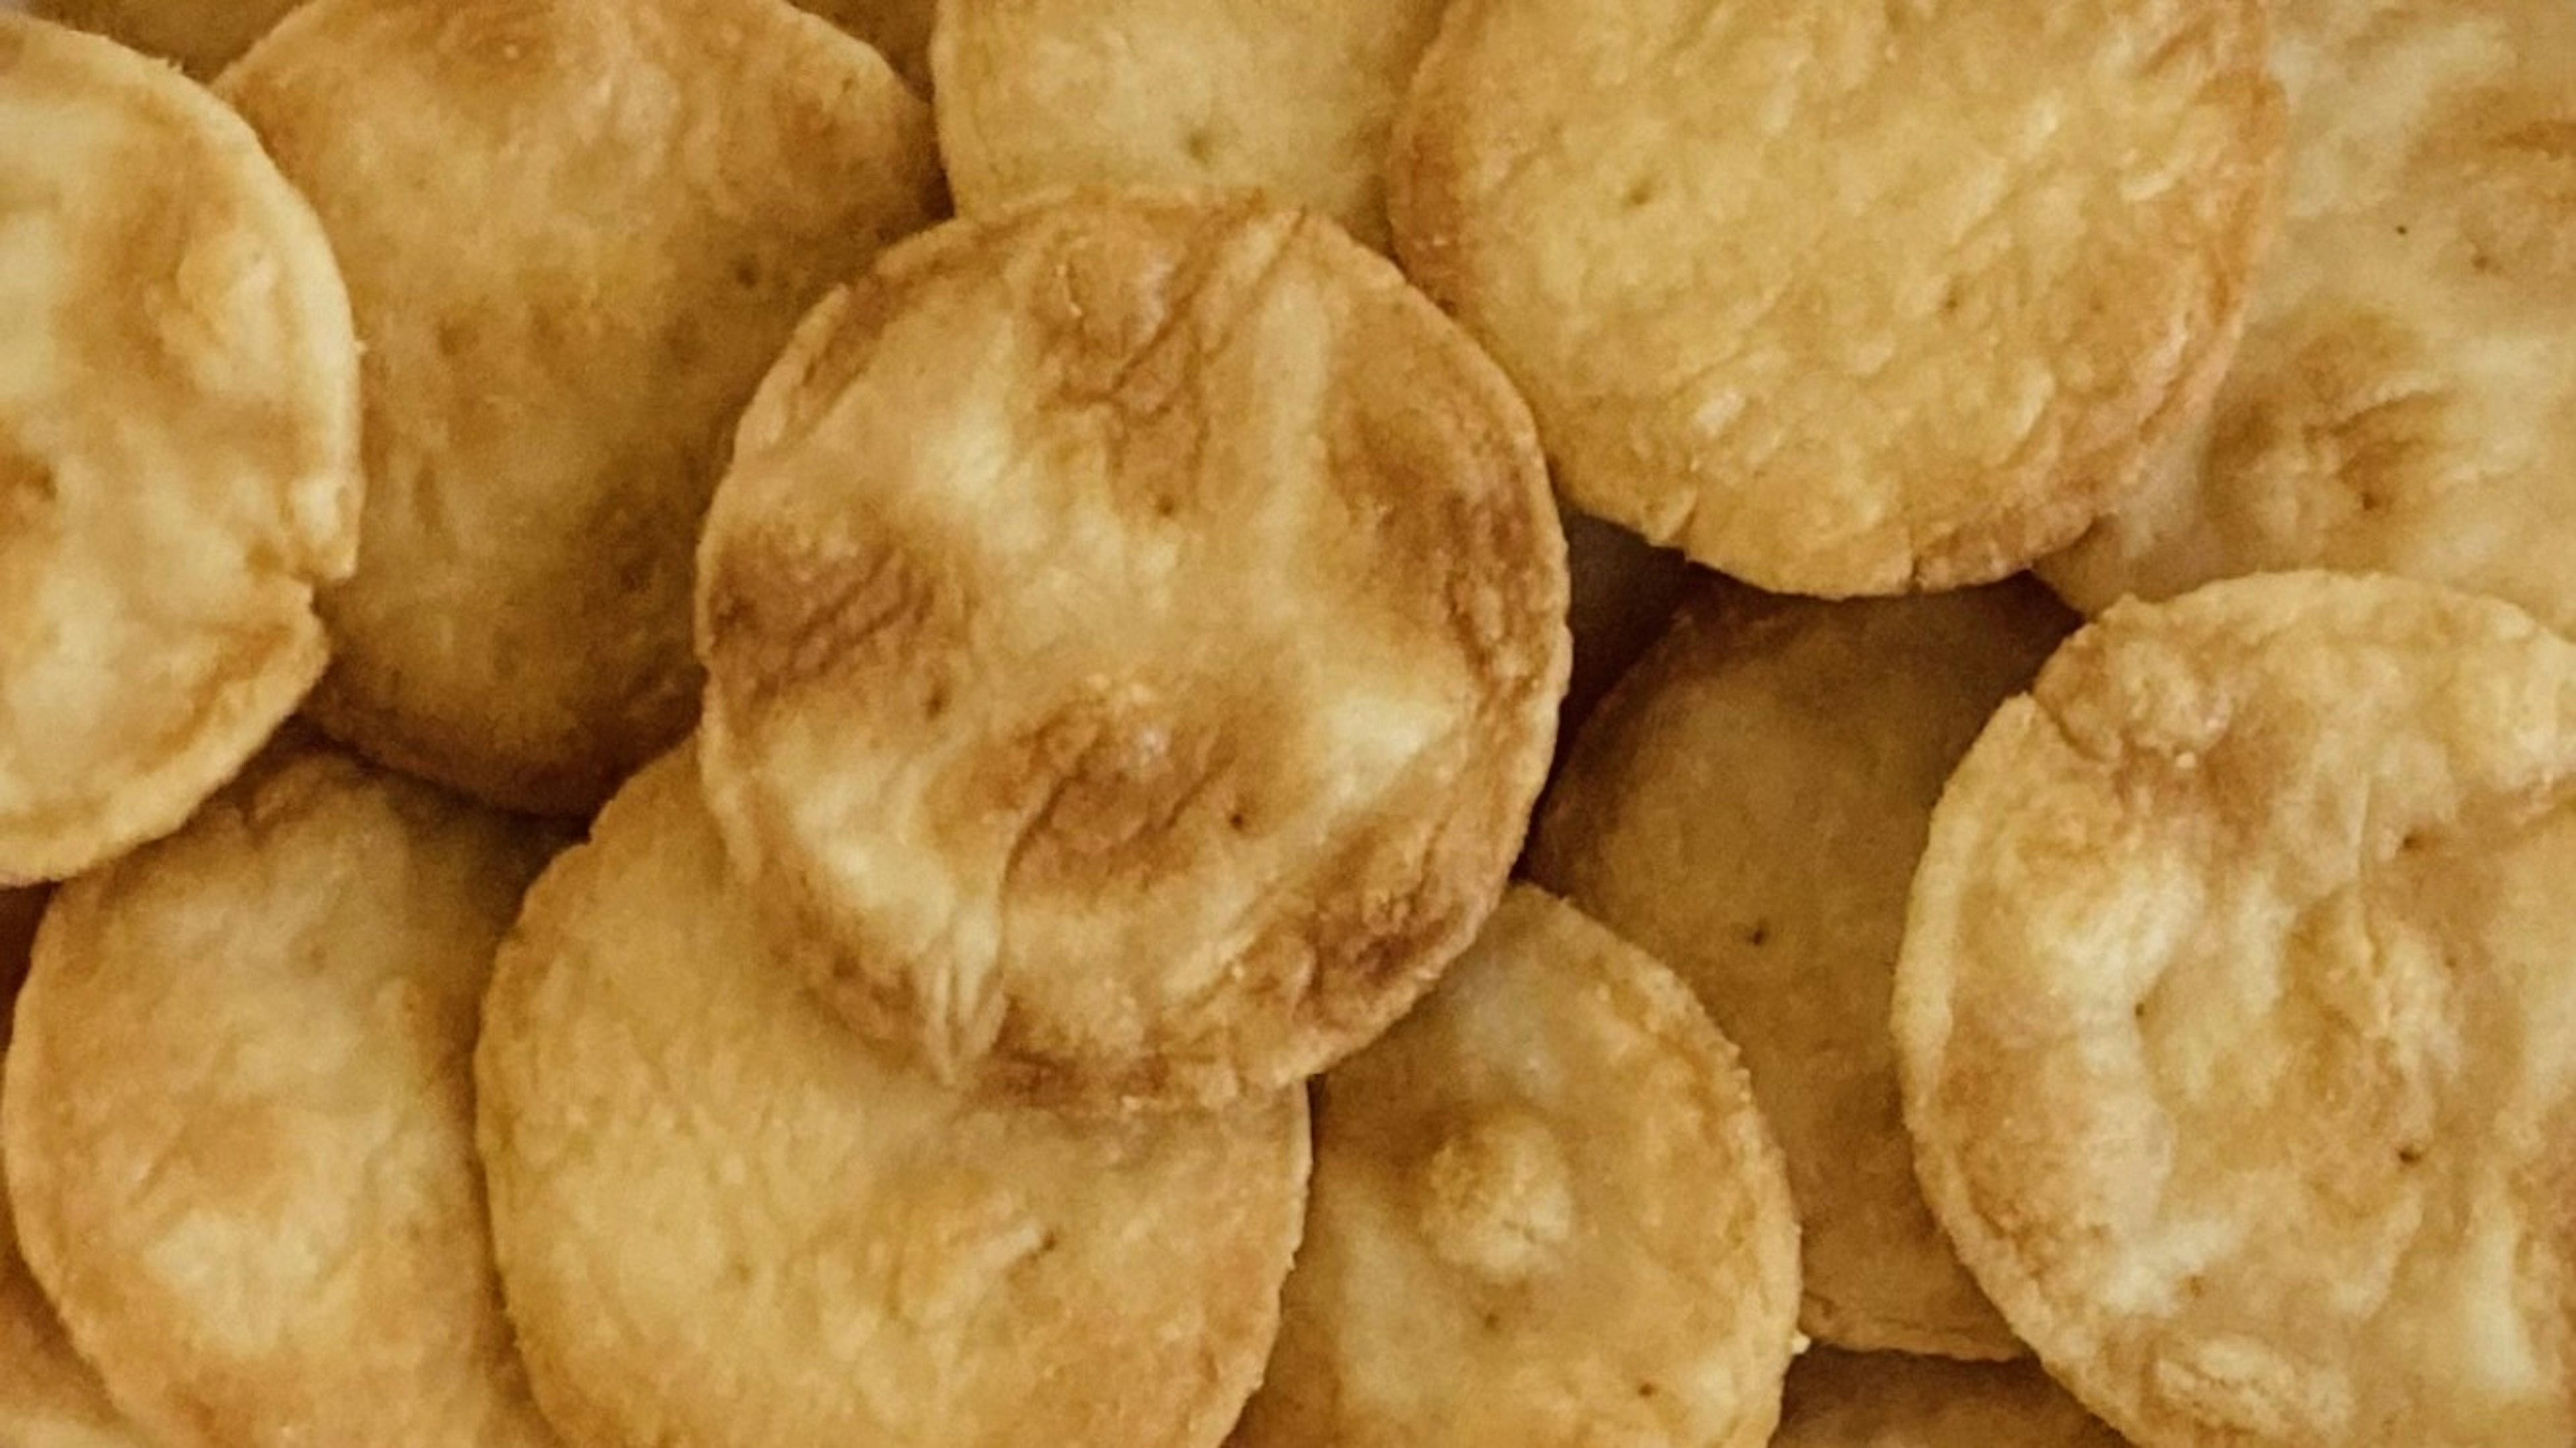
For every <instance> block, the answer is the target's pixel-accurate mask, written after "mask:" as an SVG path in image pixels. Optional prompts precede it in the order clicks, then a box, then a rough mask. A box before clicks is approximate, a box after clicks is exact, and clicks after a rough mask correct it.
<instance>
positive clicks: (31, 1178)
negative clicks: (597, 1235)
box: [0, 749, 554, 1448]
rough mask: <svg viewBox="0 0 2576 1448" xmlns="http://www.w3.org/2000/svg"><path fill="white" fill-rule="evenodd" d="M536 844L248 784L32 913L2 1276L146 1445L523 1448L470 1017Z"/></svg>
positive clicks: (304, 759) (283, 759)
mask: <svg viewBox="0 0 2576 1448" xmlns="http://www.w3.org/2000/svg"><path fill="white" fill-rule="evenodd" d="M551 843H552V842H551V841H549V840H547V839H544V838H541V837H539V836H537V835H536V834H535V833H534V832H533V831H531V830H530V829H529V828H528V827H527V826H526V825H524V824H522V823H518V822H515V821H510V820H507V819H505V818H504V817H502V816H499V815H494V814H487V813H484V812H482V811H480V810H478V809H475V808H472V807H470V806H467V805H464V804H462V803H460V802H457V801H454V800H452V799H450V798H449V797H447V796H445V795H442V794H439V793H437V792H435V791H433V790H430V789H429V788H427V787H426V786H422V785H416V784H412V783H410V782H408V781H404V780H400V779H397V778H395V777H393V776H391V775H384V774H379V773H377V772H375V771H373V770H371V769H368V768H367V767H365V766H362V765H359V764H358V763H356V762H355V761H353V760H348V759H345V758H342V757H339V756H336V755H331V754H322V753H310V752H301V751H296V750H291V749H290V750H286V751H281V752H279V753H276V754H272V755H271V756H269V757H267V758H266V759H263V760H262V761H260V762H259V763H257V764H254V765H253V766H252V767H251V769H250V770H249V771H247V772H246V773H245V774H244V776H243V777H242V779H240V780H239V781H237V782H236V783H235V784H234V785H233V786H232V787H231V788H229V789H227V790H226V791H225V792H223V793H222V794H220V795H218V796H216V797H215V799H214V800H212V801H211V802H209V803H208V804H207V806H206V808H205V809H204V810H202V811H200V812H199V813H198V815H197V817H196V818H195V819H194V820H192V821H190V822H189V825H188V827H187V828H186V829H185V830H183V831H181V832H180V833H179V834H177V835H175V836H173V837H171V838H170V839H168V840H165V841H162V842H160V843H158V844H154V845H150V846H147V847H145V848H144V849H142V850H141V851H139V852H137V853H135V854H133V855H130V856H128V857H126V858H124V859H122V860H119V861H117V862H116V863H115V864H112V865H109V866H107V867H106V868H105V869H103V870H100V871H98V872H96V873H94V874H90V875H86V876H83V877H82V878H81V879H79V880H77V881H75V882H73V883H72V884H69V885H66V886H64V887H63V888H62V890H61V891H60V892H58V893H57V894H56V895H55V897H54V902H53V905H52V907H51V911H50V913H49V915H48V916H47V919H46V925H45V930H44V934H43V936H42V938H41V939H40V940H39V941H38V942H37V951H36V963H35V971H34V973H33V974H32V975H31V976H30V977H29V979H28V982H27V987H26V994H25V995H24V997H23V998H22V999H21V1000H20V1003H19V1008H18V1031H17V1037H16V1040H15V1041H14V1042H13V1043H12V1045H11V1047H10V1050H9V1059H8V1067H7V1088H6V1093H5V1095H0V1135H5V1139H6V1142H7V1149H8V1171H9V1188H10V1193H11V1196H12V1198H13V1200H14V1204H15V1207H16V1210H17V1222H18V1229H19V1235H20V1237H21V1238H22V1245H23V1248H24V1250H25V1252H26V1258H27V1262H28V1264H29V1266H30V1267H31V1268H32V1269H33V1271H34V1275H35V1277H36V1278H37V1280H38V1281H40V1282H42V1283H43V1284H44V1286H45V1288H46V1289H47V1290H48V1292H49V1293H50V1295H51V1296H52V1297H53V1299H54V1301H55V1302H56V1303H58V1304H59V1305H60V1306H61V1308H62V1314H63V1321H64V1323H65V1325H66V1326H67V1327H68V1328H69V1329H70V1332H71V1338H72V1341H73V1342H75V1343H77V1344H78V1345H79V1347H80V1349H81V1351H82V1353H83V1355H84V1356H86V1357H88V1358H89V1359H90V1360H91V1361H92V1362H94V1363H96V1364H97V1365H98V1369H99V1371H100V1373H101V1374H102V1375H103V1376H104V1377H105V1378H106V1380H107V1383H108V1385H109V1388H110V1390H111V1391H112V1393H113V1394H114V1396H115V1399H116V1401H117V1403H118V1404H119V1405H120V1406H121V1407H122V1408H123V1409H124V1410H125V1412H126V1413H127V1414H128V1415H129V1416H130V1417H131V1418H132V1419H133V1421H134V1422H135V1423H136V1424H138V1425H140V1426H141V1427H143V1428H144V1429H146V1430H147V1433H148V1436H150V1437H151V1438H153V1439H154V1440H156V1441H159V1442H162V1443H165V1444H168V1445H171V1448H196V1445H202V1448H250V1445H274V1448H310V1445H322V1444H334V1445H338V1444H350V1445H356V1444H364V1445H367V1448H405V1445H455V1448H544V1445H549V1444H551V1443H552V1442H553V1441H554V1439H553V1436H552V1434H551V1433H550V1432H548V1431H547V1429H546V1428H545V1426H544V1424H543V1422H542V1421H541V1420H540V1419H539V1418H538V1417H537V1414H536V1409H535V1406H534V1404H533V1403H532V1402H531V1401H530V1399H529V1398H528V1395H527V1388H526V1385H525V1382H524V1381H523V1378H522V1375H521V1372H520V1368H519V1365H518V1362H517V1359H516V1357H515V1355H514V1353H513V1351H512V1346H511V1340H510V1330H509V1326H508V1324H507V1322H506V1321H505V1320H504V1319H503V1317H502V1313H501V1299H500V1290H499V1286H498V1283H497V1282H496V1280H495V1274H494V1272H493V1269H492V1265H491V1250H490V1246H489V1243H488V1240H487V1238H486V1234H485V1224H484V1212H483V1206H482V1202H481V1198H480V1193H479V1189H478V1186H477V1182H476V1178H475V1168H474V1157H473V1136H472V1131H473V1104H472V1101H471V1099H470V1098H471V1094H472V1077H471V1069H472V1060H471V1053H472V1050H473V1043H474V1035H475V1030H476V1008H477V1006H478V1004H479V1003H480V1001H481V993H482V989H483V986H484V983H485V981H486V979H487V977H488V975H489V973H490V970H491V960H492V951H493V948H494V946H495V944H496V943H497V942H498V940H499V938H500V935H501V932H502V930H503V929H504V928H506V927H507V926H508V924H509V922H510V919H511V916H512V913H513V911H514V910H515V909H516V908H517V905H518V902H519V896H520V892H521V890H522V889H523V888H524V887H525V885H526V884H527V882H528V880H529V879H530V877H532V876H533V875H534V874H535V872H536V869H537V867H538V866H539V865H540V864H541V863H542V862H543V860H544V857H545V853H546V850H547V848H548V847H549V845H550V844H551Z"/></svg>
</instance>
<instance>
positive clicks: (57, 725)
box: [0, 14, 360, 887]
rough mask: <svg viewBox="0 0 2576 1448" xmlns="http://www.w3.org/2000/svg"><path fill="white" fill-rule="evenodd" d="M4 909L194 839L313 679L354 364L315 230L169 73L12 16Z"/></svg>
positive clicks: (5, 183)
mask: <svg viewBox="0 0 2576 1448" xmlns="http://www.w3.org/2000/svg"><path fill="white" fill-rule="evenodd" d="M0 136H6V137H7V138H8V140H7V141H6V143H5V144H0V887H6V886H9V885H13V884H25V883H29V882H32V881H36V880H47V879H60V878H63V877H65V876H69V875H73V874H77V873H79V872H80V871H83V870H86V869H89V868H91V867H92V866H94V865H97V864H99V863H100V862H102V861H104V860H107V859H110V858H112V857H114V856H116V855H118V854H121V853H123V852H124V851H126V850H128V849H130V848H132V847H133V846H134V845H136V844H138V843H140V842H142V841H144V840H147V839H151V838H154V837H156V836H159V835H163V834H167V833H169V832H170V831H171V830H174V829H177V828H178V827H179V824H180V822H181V821H183V820H185V819H186V818H187V817H188V814H189V812H190V811H191V810H193V809H195V808H196V807H197V805H198V803H199V802H200V801H202V800H203V799H204V798H205V797H206V796H207V795H209V794H211V793H213V792H214V791H215V790H216V789H217V788H218V787H220V786H221V785H222V784H223V782H224V781H225V780H226V779H229V778H230V777H231V776H232V775H233V773H234V772H235V771H236V770H238V769H239V768H240V767H241V765H242V762H243V761H244V760H246V759H248V758H249V757H250V756H251V754H252V753H254V752H255V751H256V750H257V749H258V748H259V746H260V744H261V742H262V741H264V740H265V739H266V738H267V737H268V735H269V734H270V733H271V732H272V731H273V730H275V729H276V728H277V726H278V723H279V722H280V721H281V720H283V719H285V718H286V716H287V715H288V714H289V713H291V712H293V710H294V708H295V706H296V702H297V701H298V700H300V699H301V698H302V697H303V696H304V693H305V691H306V690H307V689H309V688H311V687H312V684H313V680H314V678H315V677H316V676H317V675H319V674H320V673H321V672H322V666H323V663H324V661H325V658H326V655H327V650H326V647H325V644H324V641H323V633H322V624H321V621H320V620H319V619H317V618H316V617H315V616H314V611H313V592H314V588H315V585H317V584H319V583H321V582H324V581H326V580H329V579H334V578H338V577H341V576H343V575H345V574H346V573H347V572H348V571H349V568H350V566H351V563H352V555H353V552H354V550H355V549H356V547H357V535H358V504H359V495H360V484H359V478H358V466H357V464H358V456H357V449H358V353H357V343H356V339H355V337H354V336H353V335H352V334H351V332H350V327H349V303H348V298H347V296H346V294H345V293H344V292H343V291H342V290H341V286H340V277H339V273H338V271H337V270H336V269H335V268H334V266H333V265H332V260H331V251H330V247H329V245H328V244H327V243H326V242H325V241H324V240H323V237H322V231H321V228H320V227H318V226H316V225H315V224H314V220H313V213H312V211H311V210H310V209H309V208H307V207H306V206H305V204H304V202H303V201H302V200H301V199H299V198H298V197H297V196H296V194H295V192H294V190H293V189H292V188H290V187H289V186H288V185H287V183H286V181H285V180H284V179H283V178H281V177H280V176H279V175H278V173H277V169H276V168H275V167H274V166H272V165H271V164H270V163H269V161H268V158H267V157H265V156H263V155H261V154H260V148H259V142H258V140H257V139H256V138H255V137H253V136H252V135H251V133H250V130H249V128H247V127H245V126H244V125H242V123H241V121H240V120H239V118H237V117H235V116H234V115H233V114H232V113H231V112H230V111H227V110H226V109H224V107H223V106H222V105H221V104H220V103H218V102H217V101H216V100H215V98H214V97H213V96H210V95H208V94H207V93H206V92H205V91H203V90H201V89H199V88H198V87H197V86H195V85H194V84H192V83H190V82H188V81H186V80H183V79H181V78H180V77H179V76H178V75H177V74H175V73H173V72H172V71H171V70H170V68H169V67H167V66H165V65H162V64H160V63H159V62H157V61H151V60H146V59H145V58H143V57H142V56H139V55H137V54H135V53H134V52H132V51H130V50H127V49H125V48H123V47H122V46H118V45H115V44H113V43H111V42H109V41H105V40H100V39H98V38H96V37H93V36H88V35H83V34H80V33H79V32H77V31H72V30H66V29H63V28H61V27H59V26H54V25H49V24H46V23H44V22H42V21H36V20H28V19H25V18H24V17H21V16H16V15H9V14H0Z"/></svg>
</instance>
